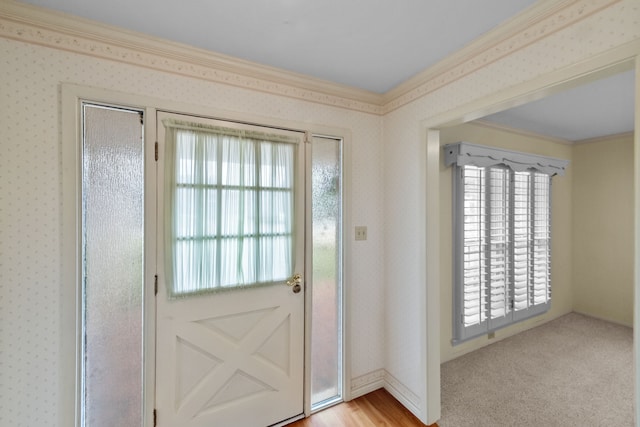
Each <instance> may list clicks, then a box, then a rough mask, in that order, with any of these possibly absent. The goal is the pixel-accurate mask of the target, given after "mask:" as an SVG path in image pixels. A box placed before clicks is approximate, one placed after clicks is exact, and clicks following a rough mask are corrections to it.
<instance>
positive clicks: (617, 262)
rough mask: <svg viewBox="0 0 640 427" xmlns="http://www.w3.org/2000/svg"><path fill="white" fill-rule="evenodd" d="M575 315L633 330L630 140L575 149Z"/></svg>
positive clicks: (604, 141)
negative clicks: (583, 315) (610, 322)
mask: <svg viewBox="0 0 640 427" xmlns="http://www.w3.org/2000/svg"><path fill="white" fill-rule="evenodd" d="M573 152H574V155H573V171H574V186H573V198H572V201H573V212H574V214H573V271H574V274H573V276H574V286H573V287H574V310H575V311H577V312H580V313H585V314H588V315H591V316H594V317H598V318H601V319H605V320H609V321H612V322H616V323H620V324H623V325H627V326H632V325H633V269H634V266H633V261H634V236H633V233H632V230H633V227H634V225H633V215H634V213H633V209H634V207H633V202H634V196H633V174H634V170H633V169H634V167H633V135H624V136H619V137H616V138H606V139H602V140H597V141H591V142H588V143H584V144H578V145H576V146H575V147H574V149H573Z"/></svg>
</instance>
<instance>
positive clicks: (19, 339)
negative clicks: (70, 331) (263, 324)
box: [0, 38, 384, 426]
mask: <svg viewBox="0 0 640 427" xmlns="http://www.w3.org/2000/svg"><path fill="white" fill-rule="evenodd" d="M0 63H1V64H2V65H1V67H2V73H0V94H1V95H0V117H2V124H3V125H2V126H1V127H0V153H1V154H0V256H1V259H0V343H1V347H0V348H1V350H0V378H1V380H0V383H1V387H0V425H2V426H35V425H52V424H53V423H54V421H53V420H57V419H58V414H57V412H58V408H57V404H58V397H59V396H58V380H59V378H58V371H59V369H58V358H59V356H60V352H61V351H65V352H70V353H69V354H73V349H61V348H60V335H61V330H60V315H61V313H60V311H59V307H60V305H61V301H60V298H59V293H60V289H61V286H62V283H61V279H60V277H61V263H62V260H61V221H62V218H61V203H62V201H61V191H62V188H61V185H62V184H61V164H60V152H61V141H60V133H59V132H60V84H61V83H63V82H65V83H75V84H80V85H87V86H93V87H99V88H104V89H110V90H115V91H119V92H124V93H131V94H140V95H145V96H149V97H154V98H160V99H167V100H172V101H176V102H181V103H185V104H193V105H199V106H210V107H212V108H216V109H219V110H226V111H232V112H242V113H247V114H252V115H258V116H262V117H264V118H265V120H266V121H268V119H269V118H277V119H286V120H294V121H299V122H307V123H317V124H322V125H326V126H332V127H339V128H344V129H348V130H349V131H350V132H351V137H352V138H351V141H352V163H351V164H350V165H347V166H346V167H348V168H350V170H351V177H352V188H351V194H352V200H351V207H352V220H353V223H354V224H358V225H367V226H368V227H369V233H368V240H367V241H364V242H357V244H353V245H352V248H353V250H352V253H351V254H350V256H351V258H350V259H351V260H352V263H351V265H350V266H349V267H350V272H351V274H350V276H349V277H347V278H346V279H345V286H346V287H348V288H349V290H350V292H351V297H352V300H351V301H352V302H353V303H352V304H351V305H350V306H348V307H347V308H346V310H347V311H348V312H349V317H350V320H351V329H350V331H348V332H349V333H350V336H351V337H352V342H351V345H350V350H351V356H352V365H351V374H352V376H353V377H354V378H356V377H358V376H362V375H365V374H368V373H370V372H372V371H377V370H379V369H381V368H383V366H384V358H383V350H382V349H383V346H384V339H383V336H382V334H381V333H380V331H381V330H383V327H384V323H383V322H384V318H383V311H382V310H383V301H382V298H383V288H382V277H383V273H382V268H383V267H382V265H383V262H382V235H381V233H380V232H379V230H380V229H381V227H382V226H381V225H382V211H381V206H382V195H381V188H382V176H381V174H380V173H379V170H380V163H381V153H382V147H381V143H382V120H381V118H380V117H379V116H376V115H370V114H364V113H359V112H354V111H350V110H345V109H340V108H334V107H329V106H324V105H320V104H316V103H310V102H303V101H297V100H294V99H291V98H288V97H284V96H274V95H268V94H264V93H262V92H257V91H251V90H246V89H239V88H235V87H232V86H227V85H222V84H215V83H211V82H206V81H202V80H198V79H192V78H186V77H180V76H176V75H173V74H169V73H163V72H158V71H152V70H149V69H146V68H141V67H135V66H131V65H126V64H123V63H120V62H113V61H107V60H101V59H96V58H93V57H89V56H83V55H79V54H74V53H68V52H65V51H62V50H56V49H50V48H45V47H40V46H37V45H33V44H26V43H22V42H18V41H12V40H9V39H3V38H0ZM347 236H348V237H349V238H352V233H351V232H349V230H347ZM70 357H71V356H70ZM70 398H73V397H70Z"/></svg>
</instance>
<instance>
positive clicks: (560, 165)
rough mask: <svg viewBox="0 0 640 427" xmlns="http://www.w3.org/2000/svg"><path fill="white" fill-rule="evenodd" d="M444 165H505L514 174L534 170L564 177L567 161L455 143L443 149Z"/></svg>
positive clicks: (466, 143)
mask: <svg viewBox="0 0 640 427" xmlns="http://www.w3.org/2000/svg"><path fill="white" fill-rule="evenodd" d="M444 159H445V164H446V165H447V166H450V165H452V164H457V165H458V166H466V165H472V166H478V167H490V166H496V165H505V166H507V167H509V168H511V169H513V170H514V171H516V172H524V171H526V170H530V169H534V170H536V171H538V172H542V173H546V174H549V175H551V176H553V175H564V171H565V168H566V167H567V165H568V164H569V161H568V160H563V159H556V158H553V157H545V156H538V155H535V154H529V153H521V152H518V151H511V150H504V149H501V148H494V147H487V146H484V145H478V144H472V143H469V142H456V143H454V144H447V145H445V147H444Z"/></svg>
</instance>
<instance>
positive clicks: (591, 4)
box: [0, 0, 621, 115]
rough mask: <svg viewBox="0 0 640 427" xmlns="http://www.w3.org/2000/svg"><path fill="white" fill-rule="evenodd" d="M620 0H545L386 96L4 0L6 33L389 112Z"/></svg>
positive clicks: (0, 9)
mask: <svg viewBox="0 0 640 427" xmlns="http://www.w3.org/2000/svg"><path fill="white" fill-rule="evenodd" d="M620 1H621V0H541V1H539V2H537V3H536V4H535V5H533V6H531V7H530V8H529V9H527V10H525V11H524V12H522V13H520V14H518V15H516V16H515V17H513V18H511V19H509V20H508V21H506V22H505V23H503V24H501V25H500V26H498V27H496V28H495V29H493V30H491V31H489V32H488V33H486V34H485V35H483V36H480V37H479V38H477V39H476V40H475V41H473V42H472V43H470V44H469V45H467V46H466V47H465V48H463V49H461V50H459V51H457V52H455V53H453V54H451V55H450V56H448V57H447V58H445V59H444V60H442V61H440V62H439V63H437V64H436V65H434V66H432V67H430V68H428V69H426V70H425V71H423V72H422V73H420V74H418V75H417V76H415V77H412V78H410V79H409V80H407V81H406V82H404V83H401V84H400V85H398V86H397V87H395V88H394V89H392V90H390V91H388V92H387V93H385V94H383V95H380V94H377V93H373V92H369V91H365V90H361V89H357V88H352V87H349V86H346V85H340V84H336V83H332V82H327V81H324V80H321V79H317V78H313V77H309V76H305V75H302V74H297V73H293V72H289V71H285V70H281V69H278V68H275V67H269V66H264V65H260V64H256V63H253V62H250V61H245V60H241V59H237V58H234V57H231V56H227V55H223V54H219V53H214V52H211V51H207V50H204V49H198V48H194V47H191V46H188V45H184V44H180V43H175V42H171V41H167V40H163V39H159V38H155V37H151V36H147V35H143V34H140V33H136V32H133V31H128V30H124V29H121V28H117V27H113V26H109V25H105V24H100V23H97V22H94V21H90V20H86V19H83V18H79V17H75V16H72V15H68V14H64V13H60V12H57V11H51V10H48V9H44V8H41V7H37V6H33V5H29V4H26V3H20V2H17V1H15V0H0V37H5V38H9V39H13V40H18V41H22V42H27V43H33V44H38V45H41V46H46V47H51V48H55V49H61V50H66V51H69V52H74V53H79V54H83V55H89V56H93V57H96V58H102V59H108V60H114V61H119V62H123V63H127V64H131V65H136V66H141V67H145V68H149V69H153V70H158V71H163V72H168V73H173V74H177V75H182V76H187V77H192V78H197V79H202V80H208V81H212V82H216V83H222V84H228V85H232V86H236V87H240V88H244V89H249V90H254V91H260V92H265V93H270V94H275V95H279V96H286V97H290V98H294V99H299V100H304V101H309V102H315V103H318V104H324V105H329V106H333V107H338V108H344V109H349V110H355V111H360V112H364V113H369V114H376V115H384V114H386V113H389V112H391V111H393V110H395V109H398V108H400V107H402V106H403V105H406V104H409V103H411V102H413V101H415V100H417V99H419V98H421V97H423V96H425V95H427V94H429V93H431V92H433V91H436V90H438V89H440V88H442V87H444V86H446V85H448V84H451V83H453V82H455V81H456V80H458V79H461V78H463V77H465V76H467V75H469V74H471V73H473V72H475V71H477V70H479V69H481V68H483V67H486V66H487V65H489V64H492V63H494V62H496V61H498V60H500V59H502V58H504V57H506V56H508V55H510V54H512V53H514V52H516V51H518V50H520V49H523V48H525V47H527V46H529V45H530V44H532V43H535V42H536V41H538V40H540V39H542V38H544V37H547V36H549V35H551V34H553V33H555V32H557V31H560V30H562V29H564V28H566V27H568V26H570V25H573V24H575V23H576V22H579V21H580V20H582V19H585V18H587V17H589V16H591V15H593V14H595V13H597V12H599V11H601V10H603V9H605V8H607V7H610V6H611V5H613V4H615V3H618V2H620Z"/></svg>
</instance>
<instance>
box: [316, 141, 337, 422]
mask: <svg viewBox="0 0 640 427" xmlns="http://www.w3.org/2000/svg"><path fill="white" fill-rule="evenodd" d="M311 179H312V203H313V206H312V216H313V226H312V229H313V236H312V238H313V272H312V274H313V276H312V277H313V281H312V283H313V303H312V307H313V309H312V316H313V321H312V331H311V405H312V409H315V408H317V407H320V406H322V405H323V404H325V403H327V402H330V401H332V400H336V399H340V398H341V397H342V390H341V381H340V378H341V344H340V343H341V334H342V330H341V323H342V322H341V317H340V316H341V310H340V307H341V303H342V302H341V297H340V294H341V291H340V289H341V247H340V242H341V235H340V233H341V228H342V216H341V213H342V212H341V196H342V194H341V193H342V175H341V141H339V140H335V139H328V138H318V137H314V138H313V144H312V171H311Z"/></svg>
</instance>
